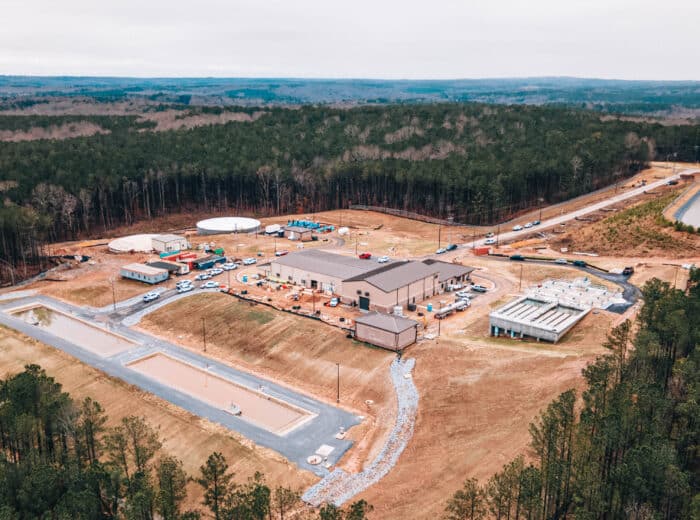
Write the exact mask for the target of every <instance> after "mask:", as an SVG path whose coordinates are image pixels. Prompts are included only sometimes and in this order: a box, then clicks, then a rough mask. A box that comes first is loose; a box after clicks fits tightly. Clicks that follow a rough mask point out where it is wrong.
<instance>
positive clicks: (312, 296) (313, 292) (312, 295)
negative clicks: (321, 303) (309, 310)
mask: <svg viewBox="0 0 700 520" xmlns="http://www.w3.org/2000/svg"><path fill="white" fill-rule="evenodd" d="M311 305H312V306H313V309H314V314H316V291H314V289H313V287H312V288H311Z"/></svg>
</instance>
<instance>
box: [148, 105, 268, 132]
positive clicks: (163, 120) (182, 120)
mask: <svg viewBox="0 0 700 520" xmlns="http://www.w3.org/2000/svg"><path fill="white" fill-rule="evenodd" d="M186 114H188V112H187V111H185V112H183V111H182V110H164V111H162V112H150V113H147V114H143V115H142V116H141V119H142V120H144V121H155V122H156V124H157V126H156V127H155V128H154V129H153V130H152V131H154V132H164V131H166V130H179V129H181V128H195V127H197V126H209V125H223V124H226V123H230V122H238V123H250V122H251V121H255V120H256V119H258V118H260V117H261V116H263V115H265V112H264V111H258V112H253V113H252V114H248V113H247V112H222V113H221V114H193V115H186Z"/></svg>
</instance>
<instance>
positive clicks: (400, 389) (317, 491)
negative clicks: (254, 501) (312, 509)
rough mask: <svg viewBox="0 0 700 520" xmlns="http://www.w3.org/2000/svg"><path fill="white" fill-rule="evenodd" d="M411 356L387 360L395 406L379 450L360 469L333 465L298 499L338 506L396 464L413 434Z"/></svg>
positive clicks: (414, 402) (415, 401) (414, 395)
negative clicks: (354, 470)
mask: <svg viewBox="0 0 700 520" xmlns="http://www.w3.org/2000/svg"><path fill="white" fill-rule="evenodd" d="M414 365H415V359H407V360H405V361H399V360H398V359H397V360H395V361H394V362H393V363H392V364H391V381H392V383H393V384H394V388H395V389H396V396H397V400H398V410H397V414H396V424H395V425H394V427H393V428H392V430H391V432H390V434H389V438H388V439H387V441H386V444H384V447H383V448H382V451H381V452H379V455H377V458H376V459H374V460H373V461H372V462H371V463H370V464H369V465H368V466H366V467H365V469H364V470H362V471H361V472H360V473H354V474H349V473H346V472H345V471H343V470H342V469H338V468H336V469H335V470H333V471H332V472H331V473H330V474H329V475H328V476H326V477H325V478H323V479H322V480H321V481H320V482H318V483H317V484H315V485H314V486H312V487H310V488H309V489H308V490H307V491H306V493H304V495H303V496H302V500H304V501H305V502H307V503H309V504H311V505H313V506H319V505H321V504H324V503H332V504H335V505H336V506H341V505H342V504H343V503H345V502H347V501H348V500H350V499H352V498H353V497H354V496H356V495H357V494H359V493H362V492H363V491H364V490H366V489H367V488H369V487H370V486H372V485H373V484H376V483H377V482H379V481H380V480H381V479H382V478H383V477H384V476H385V475H386V474H387V473H389V471H391V469H392V468H393V467H394V465H395V464H396V461H398V459H399V457H400V456H401V453H402V452H403V450H404V449H405V448H406V446H407V445H408V441H409V440H410V439H411V437H412V436H413V428H414V426H415V423H416V413H417V411H418V390H417V389H416V386H415V385H414V384H413V378H412V376H411V370H412V369H413V367H414Z"/></svg>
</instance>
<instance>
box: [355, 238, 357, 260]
mask: <svg viewBox="0 0 700 520" xmlns="http://www.w3.org/2000/svg"><path fill="white" fill-rule="evenodd" d="M355 256H357V235H355Z"/></svg>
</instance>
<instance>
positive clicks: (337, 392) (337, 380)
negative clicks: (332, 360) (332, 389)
mask: <svg viewBox="0 0 700 520" xmlns="http://www.w3.org/2000/svg"><path fill="white" fill-rule="evenodd" d="M335 367H336V369H337V374H338V377H337V378H336V397H335V402H336V403H339V402H340V363H336V364H335Z"/></svg>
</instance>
